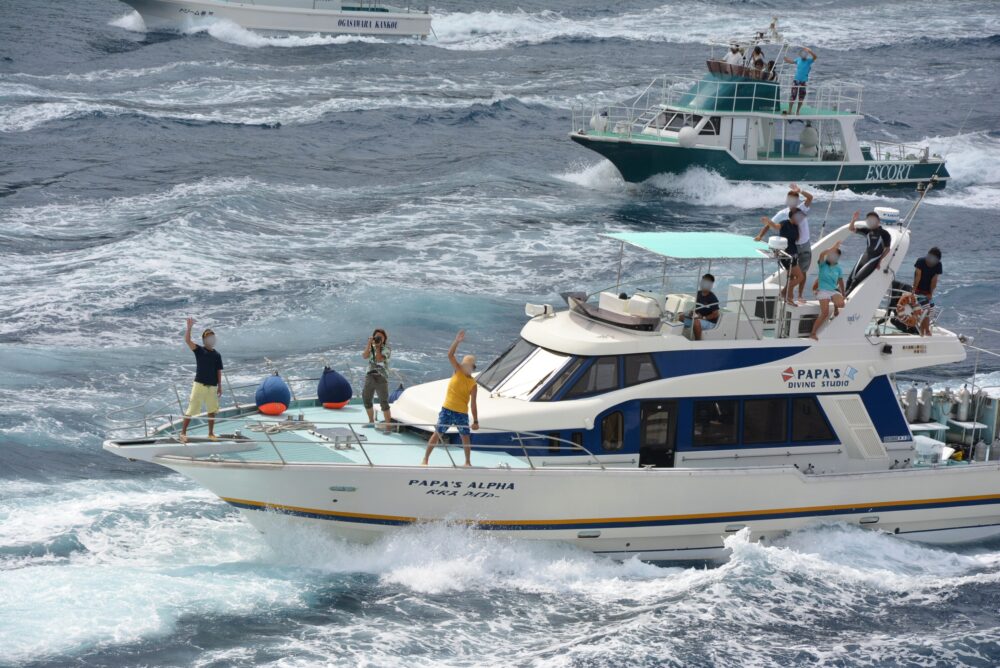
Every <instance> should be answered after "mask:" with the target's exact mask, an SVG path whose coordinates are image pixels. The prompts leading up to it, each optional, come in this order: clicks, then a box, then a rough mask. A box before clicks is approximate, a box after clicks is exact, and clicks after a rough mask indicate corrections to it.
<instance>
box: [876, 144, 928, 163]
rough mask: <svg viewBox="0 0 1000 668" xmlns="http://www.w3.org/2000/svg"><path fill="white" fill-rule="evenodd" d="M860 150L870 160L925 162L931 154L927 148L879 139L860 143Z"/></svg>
mask: <svg viewBox="0 0 1000 668" xmlns="http://www.w3.org/2000/svg"><path fill="white" fill-rule="evenodd" d="M861 150H862V152H864V153H867V155H866V157H869V158H870V159H872V160H878V161H882V160H919V161H920V162H927V161H928V160H929V159H930V156H931V152H930V147H929V146H921V145H920V144H905V143H902V142H889V141H882V140H880V139H874V140H867V141H864V142H862V143H861Z"/></svg>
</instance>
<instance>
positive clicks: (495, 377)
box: [476, 339, 537, 392]
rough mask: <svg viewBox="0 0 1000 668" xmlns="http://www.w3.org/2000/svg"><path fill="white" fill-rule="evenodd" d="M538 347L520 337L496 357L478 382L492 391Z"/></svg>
mask: <svg viewBox="0 0 1000 668" xmlns="http://www.w3.org/2000/svg"><path fill="white" fill-rule="evenodd" d="M536 349H537V346H536V345H534V344H532V343H528V342H527V341H525V340H524V339H519V340H518V341H517V343H515V344H514V345H512V346H511V347H510V348H508V349H507V352H505V353H504V354H503V355H501V356H500V357H498V358H496V360H494V362H493V364H491V365H489V367H488V368H487V369H486V371H483V372H482V373H481V374H479V376H478V377H477V378H476V382H478V383H479V384H480V385H482V386H483V387H485V388H486V389H487V390H489V391H490V392H492V391H493V388H495V387H496V386H497V385H499V384H500V381H502V380H503V379H504V378H506V377H507V376H509V375H510V372H511V371H513V370H514V369H516V368H517V367H519V366H521V363H522V362H523V361H524V360H526V359H527V358H528V355H530V354H531V353H533V352H534V351H535V350H536Z"/></svg>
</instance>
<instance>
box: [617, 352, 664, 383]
mask: <svg viewBox="0 0 1000 668" xmlns="http://www.w3.org/2000/svg"><path fill="white" fill-rule="evenodd" d="M659 375H660V374H659V373H658V372H657V371H656V364H654V363H653V356H652V355H626V356H625V387H630V386H632V385H638V384H639V383H646V382H649V381H651V380H656V379H657V378H658V377H659Z"/></svg>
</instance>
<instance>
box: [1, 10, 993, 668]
mask: <svg viewBox="0 0 1000 668" xmlns="http://www.w3.org/2000/svg"><path fill="white" fill-rule="evenodd" d="M432 9H433V11H434V14H435V17H436V18H435V22H434V29H435V33H436V35H435V36H434V37H433V38H431V39H428V40H426V41H419V40H411V39H404V40H394V41H388V40H380V39H371V38H364V39H361V38H344V37H325V36H318V35H313V36H275V35H265V34H258V33H254V32H249V31H246V30H243V29H240V28H239V27H237V26H233V25H215V26H213V27H211V28H210V29H208V30H202V31H194V30H192V31H187V32H179V33H168V32H146V31H145V29H144V26H143V25H142V22H141V20H139V19H138V17H137V15H135V14H134V13H132V12H131V11H130V10H129V9H128V7H127V6H125V5H123V4H121V3H118V2H115V1H113V0H93V1H91V2H86V3H67V2H62V3H38V2H31V1H29V0H2V1H0V295H2V299H0V665H3V666H8V665H11V666H12V665H18V666H20V665H30V666H43V665H45V666H62V665H65V666H70V665H72V666H80V665H85V666H135V665H143V666H161V665H162V666H244V665H262V666H312V665H324V664H329V665H359V666H432V665H434V666H436V665H452V666H494V665H517V666H605V665H612V666H636V665H642V666H659V665H671V666H785V665H806V664H808V665H827V666H844V665H871V666H938V665H949V666H951V665H971V666H993V665H996V664H997V663H1000V544H998V543H994V544H983V545H971V546H964V547H962V548H928V547H921V546H917V545H913V544H909V543H905V542H902V541H899V540H896V539H893V538H890V537H887V536H883V535H879V534H875V533H870V532H862V531H860V530H858V529H855V528H849V527H844V526H838V525H828V526H820V527H816V528H814V529H810V530H808V531H803V532H799V533H796V534H793V535H791V536H789V537H788V538H787V539H785V540H784V541H783V542H782V543H780V544H776V545H771V546H766V547H764V546H759V545H756V544H754V543H752V542H749V541H748V539H747V537H746V536H743V535H738V536H734V537H732V538H730V539H729V541H730V547H731V548H732V551H733V556H732V558H731V559H730V560H729V561H728V562H727V563H726V564H724V565H709V564H685V565H680V566H670V567H664V566H658V565H653V564H643V563H639V562H634V561H630V562H625V563H618V562H612V561H608V560H605V559H602V558H597V557H594V556H592V555H589V554H587V553H583V552H579V551H577V550H574V549H571V548H568V547H560V546H553V545H536V544H531V543H525V542H518V541H506V540H502V539H499V538H497V537H495V536H490V535H485V534H484V533H480V532H475V531H469V530H467V529H464V528H461V527H451V526H431V527H419V528H412V529H406V530H403V531H400V532H399V533H397V534H395V535H393V536H391V537H390V538H388V539H386V540H385V541H383V542H380V543H377V544H375V545H371V546H364V547H360V546H354V545H348V544H342V543H337V542H332V541H329V540H324V539H323V538H322V537H320V536H318V535H313V534H311V533H309V532H303V531H301V530H299V531H293V530H288V529H286V532H287V534H286V535H283V538H284V540H281V541H280V544H278V545H269V544H267V543H265V542H264V541H263V540H262V538H261V537H260V536H259V535H258V534H257V533H256V532H255V531H254V530H253V529H251V528H250V527H249V526H248V525H247V524H245V523H244V522H243V521H241V520H240V518H239V516H238V515H237V514H236V513H235V512H234V511H233V510H231V509H230V508H228V507H227V506H225V505H223V504H222V503H221V502H219V501H218V500H217V499H215V498H214V497H213V496H212V495H211V494H209V493H207V492H205V491H203V490H201V489H199V488H198V487H197V486H195V485H194V484H192V483H190V482H188V481H186V480H185V479H183V478H181V477H179V476H176V475H173V474H170V473H167V472H165V471H164V470H162V469H159V468H157V467H152V466H146V465H142V464H136V463H129V462H127V461H125V460H122V459H119V458H116V457H113V456H110V455H107V454H105V453H104V452H103V451H102V450H101V449H100V444H101V441H102V439H103V438H104V437H106V435H107V434H108V430H109V428H111V427H112V423H111V422H110V421H109V419H108V417H107V413H108V412H109V411H112V410H115V409H118V408H122V407H125V406H130V405H134V404H136V403H138V402H140V401H142V400H143V399H144V398H146V397H147V396H149V395H150V393H153V392H155V391H158V390H160V389H162V388H164V387H167V386H169V385H171V384H173V383H181V384H183V383H186V382H187V381H188V379H189V376H190V371H191V359H190V353H189V352H187V350H186V349H185V348H184V346H183V343H182V339H181V337H182V334H183V321H184V318H185V317H187V316H193V317H195V318H196V319H197V320H198V322H199V327H200V326H201V325H203V324H204V325H211V326H212V327H213V328H215V329H216V331H217V332H218V334H219V348H220V350H221V351H222V353H223V354H224V356H225V358H226V363H227V368H228V370H229V372H230V374H231V377H232V379H233V381H234V382H248V383H252V382H254V381H255V380H257V379H259V378H260V377H261V376H263V375H264V374H265V373H266V366H265V362H264V358H265V357H267V358H269V359H270V360H272V361H273V363H274V365H275V366H276V367H278V368H279V369H281V370H282V371H283V372H284V373H286V374H287V375H293V376H294V375H298V376H305V375H310V374H315V373H316V372H317V371H318V369H319V368H321V366H322V364H323V361H324V360H326V361H329V362H330V363H331V364H333V365H334V366H336V367H337V368H339V369H342V370H346V371H351V370H357V369H358V367H359V365H358V361H359V360H358V350H359V349H360V347H361V345H362V343H363V342H364V339H365V337H366V336H367V334H368V332H369V331H370V330H371V329H372V328H373V327H374V326H382V327H385V328H387V329H388V330H389V331H390V335H391V339H392V341H393V343H394V344H395V356H396V362H397V367H398V368H399V370H400V371H401V372H402V373H403V374H404V375H405V376H406V377H407V379H408V380H409V382H420V381H423V380H428V379H431V378H435V377H439V376H440V375H442V374H443V373H445V371H446V367H447V363H446V361H445V359H444V352H445V349H446V347H447V345H448V343H449V342H450V338H451V336H452V335H453V333H454V331H455V330H456V329H458V328H460V327H464V328H466V329H467V330H468V332H469V334H468V346H469V348H470V350H472V351H474V352H476V353H478V354H479V355H480V356H481V357H482V358H484V359H486V358H490V357H492V356H494V355H496V354H497V353H498V352H500V351H501V350H503V349H504V348H505V347H506V345H507V344H508V343H509V342H510V341H511V340H512V339H513V338H514V337H516V336H517V332H518V330H519V328H520V326H521V324H522V323H523V313H522V309H523V304H524V302H525V301H528V300H530V301H534V302H550V303H554V304H555V303H558V299H559V298H558V294H559V292H561V291H563V290H569V289H578V288H590V289H594V288H598V287H601V286H603V285H608V284H611V283H613V281H614V274H615V268H616V259H617V248H616V247H615V246H614V244H609V243H608V242H606V241H603V240H602V239H601V238H600V236H599V235H600V233H602V232H608V231H619V230H625V229H630V230H660V229H725V230H731V231H737V232H747V233H749V232H751V231H756V226H757V222H756V221H757V220H758V218H759V217H760V216H761V215H763V214H765V213H767V212H768V211H771V210H772V209H774V208H776V207H778V206H779V205H780V202H781V201H782V199H783V191H784V188H783V187H781V186H752V185H733V184H728V183H726V182H724V181H723V180H721V179H720V178H719V177H717V176H716V175H714V174H711V173H708V172H703V171H697V170H696V171H692V172H689V173H687V174H684V175H682V176H680V177H674V178H666V177H657V178H654V179H652V180H650V181H649V182H647V183H645V184H642V185H639V186H626V185H625V184H624V183H623V182H622V181H621V179H620V178H619V177H618V175H617V173H616V172H615V170H614V169H613V168H612V167H611V166H610V165H609V164H608V163H606V162H603V161H601V160H600V159H599V158H598V157H597V156H596V155H595V154H592V153H590V152H588V151H586V150H584V149H582V148H580V147H578V146H576V145H574V144H572V142H570V141H569V140H568V139H567V137H566V133H567V132H568V131H569V129H570V128H569V125H570V116H569V111H568V109H569V108H570V107H571V106H573V105H591V104H596V103H600V102H613V101H619V100H623V99H626V98H628V97H629V96H631V95H635V94H637V93H638V92H640V91H641V90H642V89H643V88H644V87H645V85H646V84H647V83H648V82H649V81H650V80H651V79H653V77H654V76H656V75H659V74H661V73H676V74H681V75H689V74H692V73H694V72H695V71H697V70H698V69H699V68H700V67H701V66H702V63H703V60H704V58H705V54H706V50H707V47H706V46H705V44H706V42H707V41H708V40H709V39H710V38H711V37H713V36H727V35H732V34H736V33H741V32H745V30H746V28H747V27H748V26H749V27H758V26H762V25H765V24H766V23H767V22H768V21H769V19H770V16H771V15H772V14H777V15H779V16H781V18H782V21H783V23H784V25H785V32H786V34H787V35H789V36H790V37H793V38H795V39H801V40H804V41H806V42H808V43H809V44H811V45H814V46H815V48H816V50H817V51H818V52H819V54H820V59H819V61H818V63H817V65H816V68H815V70H814V75H815V76H817V77H829V78H838V79H845V80H850V81H857V82H861V83H864V84H865V85H866V90H865V100H864V107H865V110H866V116H865V119H864V121H863V122H861V123H860V126H859V134H861V136H863V137H868V138H884V139H890V140H900V141H908V142H916V143H923V144H928V145H930V146H931V147H933V148H934V150H935V151H938V152H942V153H944V154H945V155H946V156H947V158H948V167H949V170H950V171H951V173H952V175H953V176H954V178H953V180H952V183H951V185H950V186H949V187H948V188H947V189H946V190H944V191H941V192H934V193H932V194H931V195H930V196H929V197H928V200H927V202H926V204H925V206H924V207H923V208H922V209H921V211H920V213H919V216H918V218H917V220H916V222H915V224H914V228H915V231H914V241H913V248H914V252H913V254H914V258H915V257H917V256H918V255H917V253H920V252H922V250H923V249H924V248H926V247H928V246H930V245H934V244H937V245H939V246H941V247H942V249H943V251H944V265H945V275H944V276H943V278H942V280H941V299H940V301H941V303H942V305H943V307H944V310H943V312H942V315H941V318H942V321H943V322H944V324H946V325H947V326H950V327H953V328H955V329H958V330H960V331H963V332H966V333H969V334H975V333H976V331H977V330H978V328H980V327H983V326H987V327H988V326H993V327H996V326H997V325H998V317H997V313H998V309H1000V279H998V278H997V275H998V269H1000V265H998V260H997V258H996V249H997V248H998V243H1000V232H998V225H1000V213H998V210H1000V115H998V114H997V113H996V106H997V104H998V102H1000V95H998V93H997V90H998V88H1000V68H998V67H997V63H998V62H1000V11H998V8H997V6H996V4H994V3H992V2H989V1H987V0H984V1H979V2H969V1H965V0H961V1H957V2H948V3H941V2H937V3H935V2H923V1H915V2H889V3H880V2H858V1H856V0H848V1H847V2H834V1H832V0H820V1H818V2H812V3H800V2H789V1H786V0H775V1H773V2H717V3H715V2H712V3H710V2H680V1H670V2H665V1H664V0H637V1H636V2H632V3H624V4H623V3H612V4H610V5H601V4H597V3H573V2H567V1H566V0H556V1H555V3H554V4H552V3H540V2H528V3H524V2H521V3H515V2H510V1H509V0H500V1H499V2H497V3H493V4H491V5H489V6H473V5H469V4H468V3H460V2H455V1H454V0H449V1H447V2H441V3H438V2H435V3H434V5H433V7H432ZM913 200H914V194H913V193H910V192H893V193H887V194H885V195H884V196H883V195H873V194H855V193H851V192H840V193H838V194H837V195H836V197H834V198H833V199H832V202H831V196H830V195H829V194H828V193H820V194H819V201H818V204H817V207H816V212H815V213H814V214H813V227H814V230H816V231H818V228H819V226H820V225H821V224H822V223H823V221H824V219H825V218H827V216H826V212H827V210H829V220H828V223H827V224H828V225H829V226H832V225H839V224H841V223H842V222H846V220H847V219H848V217H849V216H850V214H851V212H852V211H854V210H856V209H861V210H863V211H865V210H868V209H870V208H871V207H873V206H877V205H887V206H895V207H897V208H900V209H903V210H904V211H905V210H906V209H907V208H908V207H909V206H910V205H911V204H912V202H913ZM648 262H649V260H648V258H643V257H642V256H641V254H638V253H637V254H633V255H631V256H627V266H626V269H627V271H629V272H636V273H641V272H643V271H644V270H647V269H649V268H650V267H648V266H647V264H646V263H648ZM980 341H981V342H983V343H985V344H992V345H993V346H994V347H1000V341H998V340H996V339H991V338H990V337H989V336H982V337H981V338H980ZM998 368H1000V367H998V365H997V364H995V363H992V362H991V361H990V360H985V361H984V362H983V370H985V371H986V372H996V371H997V370H998ZM972 371H973V363H972V360H971V359H970V360H969V361H968V362H966V363H964V364H960V365H956V366H955V367H951V368H942V369H929V370H924V371H922V372H921V375H920V377H921V378H927V379H929V380H933V381H935V382H941V383H952V384H954V383H960V382H963V381H964V380H966V379H968V378H969V376H970V375H971V373H972Z"/></svg>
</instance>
